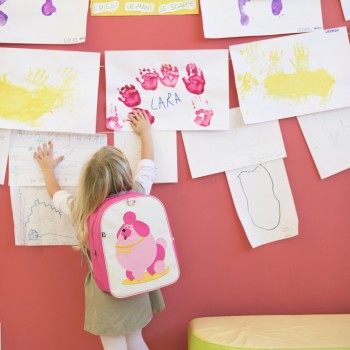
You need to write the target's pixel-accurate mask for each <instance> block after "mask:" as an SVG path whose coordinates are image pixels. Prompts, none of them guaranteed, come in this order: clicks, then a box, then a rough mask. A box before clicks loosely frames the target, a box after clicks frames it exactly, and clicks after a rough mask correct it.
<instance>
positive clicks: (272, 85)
mask: <svg viewBox="0 0 350 350" xmlns="http://www.w3.org/2000/svg"><path fill="white" fill-rule="evenodd" d="M230 54H231V58H232V65H233V68H234V74H235V83H236V89H237V93H238V99H239V104H240V108H241V112H242V115H243V118H244V121H245V123H246V124H250V123H258V122H264V121H268V120H276V119H282V118H288V117H293V116H300V115H304V114H309V113H315V112H321V111H326V110H331V109H337V108H343V107H347V106H349V105H350V99H349V96H350V85H349V84H347V83H346V82H347V79H349V78H350V67H349V63H348V62H350V47H349V42H348V36H347V31H346V28H335V29H329V30H326V31H318V32H313V33H306V34H298V35H291V36H285V37H281V38H276V39H269V40H263V41H259V42H251V43H248V44H243V45H235V46H230Z"/></svg>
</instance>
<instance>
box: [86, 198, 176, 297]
mask: <svg viewBox="0 0 350 350" xmlns="http://www.w3.org/2000/svg"><path fill="white" fill-rule="evenodd" d="M88 230H89V236H88V243H89V249H90V260H91V265H92V272H93V275H94V278H95V281H96V283H97V285H98V287H99V288H100V289H102V290H103V291H105V292H109V293H111V294H112V295H113V296H114V297H116V298H125V297H129V296H132V295H137V294H140V293H144V292H148V291H152V290H155V289H158V288H161V287H165V286H167V285H170V284H172V283H174V282H176V281H177V280H178V278H179V274H180V271H179V266H178V262H177V257H176V252H175V244H174V238H173V236H172V233H171V230H170V226H169V222H168V217H167V214H166V211H165V208H164V206H163V204H162V203H161V201H160V200H159V199H157V198H156V197H153V196H151V195H145V194H142V193H138V192H129V193H126V194H123V195H115V196H112V197H108V198H107V199H106V200H105V201H104V202H103V203H102V205H101V206H100V207H99V208H97V209H96V211H95V212H94V213H92V214H91V215H90V217H89V219H88Z"/></svg>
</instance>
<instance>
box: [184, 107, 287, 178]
mask: <svg viewBox="0 0 350 350" xmlns="http://www.w3.org/2000/svg"><path fill="white" fill-rule="evenodd" d="M230 121H231V125H230V130H227V131H202V132H200V133H199V132H196V131H183V132H182V138H183V141H184V144H185V150H186V155H187V160H188V163H189V166H190V170H191V175H192V178H196V177H200V176H206V175H211V174H215V173H219V172H223V171H226V170H232V169H237V168H242V167H245V166H248V165H254V164H259V163H261V162H267V161H270V160H274V159H280V158H283V157H286V150H285V148H284V143H283V139H282V134H281V130H280V127H279V123H278V121H277V120H275V121H271V122H266V123H258V124H251V125H245V124H244V122H243V118H242V114H241V112H240V110H239V108H233V109H231V110H230Z"/></svg>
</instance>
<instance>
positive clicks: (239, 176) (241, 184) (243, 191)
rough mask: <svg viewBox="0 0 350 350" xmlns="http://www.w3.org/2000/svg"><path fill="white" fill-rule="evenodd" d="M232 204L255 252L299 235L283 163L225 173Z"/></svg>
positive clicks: (279, 160) (270, 163) (266, 164)
mask: <svg viewBox="0 0 350 350" xmlns="http://www.w3.org/2000/svg"><path fill="white" fill-rule="evenodd" d="M226 177H227V181H228V184H229V187H230V191H231V195H232V198H233V202H234V204H235V207H236V210H237V213H238V216H239V219H240V221H241V223H242V225H243V228H244V230H245V233H246V235H247V237H248V240H249V242H250V244H251V246H252V247H253V248H255V247H258V246H260V245H263V244H266V243H271V242H274V241H278V240H281V239H285V238H290V237H293V236H296V235H297V234H298V217H297V213H296V210H295V206H294V200H293V195H292V192H291V189H290V186H289V181H288V177H287V173H286V170H285V167H284V162H283V159H278V160H274V161H271V162H267V163H262V164H259V165H254V166H250V167H246V168H241V169H237V170H230V171H227V172H226Z"/></svg>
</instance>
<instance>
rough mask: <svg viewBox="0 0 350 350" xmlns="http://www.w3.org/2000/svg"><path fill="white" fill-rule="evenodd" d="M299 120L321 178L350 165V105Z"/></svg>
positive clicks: (305, 116)
mask: <svg viewBox="0 0 350 350" xmlns="http://www.w3.org/2000/svg"><path fill="white" fill-rule="evenodd" d="M297 119H298V122H299V124H300V127H301V130H302V132H303V134H304V137H305V140H306V142H307V145H308V147H309V149H310V152H311V155H312V158H313V159H314V162H315V164H316V167H317V170H318V172H319V174H320V177H321V179H324V178H326V177H329V176H331V175H334V174H337V173H339V172H341V171H343V170H346V169H349V168H350V108H341V109H337V110H334V111H326V112H321V113H313V114H310V115H304V116H302V117H298V118H297Z"/></svg>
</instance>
